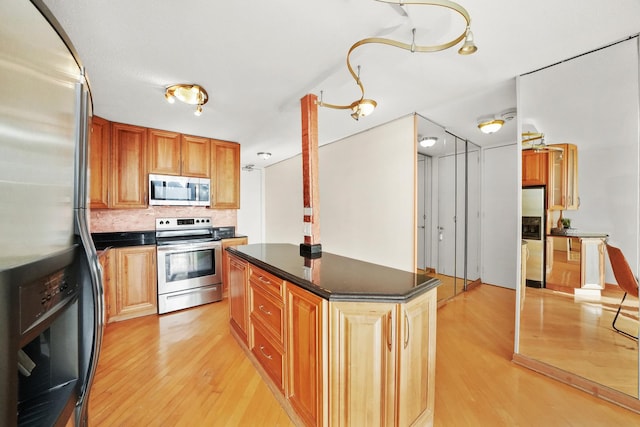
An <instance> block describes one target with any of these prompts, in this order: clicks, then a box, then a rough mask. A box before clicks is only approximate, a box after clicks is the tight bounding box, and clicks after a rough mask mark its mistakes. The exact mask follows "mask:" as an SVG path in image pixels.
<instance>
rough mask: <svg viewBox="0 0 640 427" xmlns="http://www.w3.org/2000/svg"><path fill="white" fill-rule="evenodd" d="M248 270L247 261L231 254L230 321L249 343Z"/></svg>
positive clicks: (228, 276) (229, 277) (245, 341)
mask: <svg viewBox="0 0 640 427" xmlns="http://www.w3.org/2000/svg"><path fill="white" fill-rule="evenodd" d="M248 271H249V267H248V265H247V263H246V261H243V260H241V259H240V258H237V257H235V256H232V255H230V256H229V271H228V274H227V278H228V281H229V284H228V285H227V287H228V289H229V318H230V319H229V321H230V323H231V326H232V327H233V329H234V331H235V332H236V333H237V335H238V336H239V337H240V338H241V339H242V340H243V341H244V343H245V345H246V344H247V323H248V308H247V293H248V290H247V289H248V282H249V278H248Z"/></svg>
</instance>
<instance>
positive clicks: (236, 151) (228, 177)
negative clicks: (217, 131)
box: [211, 140, 240, 209]
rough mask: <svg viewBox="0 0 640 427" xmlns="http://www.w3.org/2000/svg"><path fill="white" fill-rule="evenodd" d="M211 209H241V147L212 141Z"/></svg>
mask: <svg viewBox="0 0 640 427" xmlns="http://www.w3.org/2000/svg"><path fill="white" fill-rule="evenodd" d="M211 187H212V191H211V207H212V208H218V209H239V208H240V145H239V144H236V143H234V142H226V141H217V140H211Z"/></svg>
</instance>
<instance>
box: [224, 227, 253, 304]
mask: <svg viewBox="0 0 640 427" xmlns="http://www.w3.org/2000/svg"><path fill="white" fill-rule="evenodd" d="M247 241H248V240H247V238H246V237H234V238H232V239H222V296H223V297H227V296H228V295H229V288H228V284H229V281H228V280H227V278H226V276H227V274H228V273H229V253H228V252H227V251H226V250H225V249H226V248H228V247H229V246H238V245H246V244H247Z"/></svg>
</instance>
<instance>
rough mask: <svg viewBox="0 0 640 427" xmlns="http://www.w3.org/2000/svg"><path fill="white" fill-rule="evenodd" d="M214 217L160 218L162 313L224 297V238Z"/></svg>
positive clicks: (159, 272) (159, 310) (158, 246)
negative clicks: (212, 225)
mask: <svg viewBox="0 0 640 427" xmlns="http://www.w3.org/2000/svg"><path fill="white" fill-rule="evenodd" d="M219 231H220V230H219V229H216V228H213V227H211V219H210V218H157V219H156V245H157V251H158V313H159V314H163V313H168V312H171V311H175V310H181V309H183V308H188V307H194V306H197V305H201V304H206V303H210V302H215V301H220V300H221V299H222V242H221V241H220V239H221V238H222V236H220V235H219Z"/></svg>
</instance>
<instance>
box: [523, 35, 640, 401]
mask: <svg viewBox="0 0 640 427" xmlns="http://www.w3.org/2000/svg"><path fill="white" fill-rule="evenodd" d="M638 80H639V74H638V38H637V37H633V38H631V39H628V40H625V41H622V42H619V43H615V44H613V45H611V46H608V47H605V48H602V49H599V50H597V51H594V52H590V53H587V54H584V55H581V56H579V57H576V58H572V59H568V60H566V61H563V62H561V63H558V64H555V65H552V66H549V67H547V68H543V69H541V70H538V71H535V72H532V73H529V74H526V75H522V76H520V77H519V79H518V91H519V107H518V116H519V121H520V126H521V128H522V130H523V132H534V133H539V134H542V135H544V136H543V138H541V139H540V140H539V141H537V142H536V143H538V142H540V143H542V144H543V145H542V146H540V147H538V148H536V149H537V150H538V152H539V153H541V154H542V153H547V155H548V156H549V159H550V161H549V162H547V163H546V164H547V165H548V167H549V168H550V169H551V170H549V171H548V172H547V173H546V174H542V175H541V176H543V177H547V178H548V179H549V180H551V181H548V182H546V188H545V189H546V191H547V194H549V192H557V191H560V192H561V193H562V194H561V197H559V198H558V197H556V198H555V200H559V202H554V203H550V202H549V201H550V199H549V198H545V199H543V203H544V202H546V205H545V208H544V210H543V211H542V212H543V213H542V215H544V216H543V217H542V218H543V219H542V226H543V234H542V235H543V237H542V239H543V242H544V248H545V249H544V253H543V254H541V258H540V259H541V260H543V261H542V262H543V264H542V274H543V275H544V277H545V279H546V280H545V281H546V286H545V285H544V284H543V286H542V287H533V286H524V287H521V288H520V289H519V290H518V296H519V298H520V301H521V304H520V310H519V311H518V318H517V320H516V325H518V321H519V329H518V333H517V337H516V353H517V354H516V356H514V359H517V360H520V362H523V361H524V363H523V364H526V365H527V366H529V367H533V368H534V369H538V370H540V371H542V372H545V373H547V374H551V375H552V376H555V377H556V378H559V377H562V380H564V381H566V382H569V383H571V384H573V385H576V386H579V387H581V388H583V389H587V390H588V391H589V392H592V393H594V394H598V395H601V396H604V397H605V398H607V399H611V400H614V401H617V402H624V404H626V405H635V406H636V408H639V407H640V405H638V402H637V401H634V400H633V399H634V398H635V399H637V398H638V374H639V372H638V354H639V353H638V341H637V340H634V339H632V338H629V337H627V336H625V335H622V334H619V333H617V332H616V331H615V330H614V329H613V327H612V322H613V319H614V317H615V316H616V312H617V310H618V308H621V310H620V314H619V316H618V319H617V326H618V327H619V328H620V329H624V330H626V331H628V332H629V333H630V334H631V335H634V336H636V337H637V336H638V316H639V311H638V299H637V298H635V297H630V296H627V298H626V299H625V302H624V304H622V305H621V304H620V303H621V300H622V297H623V295H624V291H623V290H622V289H621V288H620V287H619V286H618V283H617V282H616V278H615V276H614V275H613V272H612V269H611V263H610V261H609V256H608V254H607V251H606V246H605V245H604V243H609V244H611V245H613V246H616V247H618V248H620V249H621V250H622V253H623V254H624V256H625V257H626V259H627V261H628V263H629V265H630V267H631V269H632V270H633V274H634V275H635V276H636V277H637V276H638V266H639V262H640V261H639V253H640V251H639V243H638V242H639V234H638V232H639V221H640V212H639V197H640V194H639V166H638V165H639V162H640V158H639V145H640V141H639V124H638V123H639V118H640V108H639V99H640V92H639V89H638V87H639V84H638ZM557 144H571V145H566V146H564V149H563V151H553V150H555V149H551V150H550V149H549V147H551V146H555V145H557ZM571 146H574V149H575V152H572V151H571V150H572V148H571ZM523 148H525V149H526V148H527V147H526V145H525V146H524V147H523ZM527 154H532V155H535V153H534V152H533V151H530V152H529V153H527ZM574 156H575V158H574ZM523 159H524V157H523ZM558 162H560V163H558ZM563 163H564V164H565V165H566V166H562V164H563ZM540 164H541V165H544V164H545V163H544V162H542V163H540ZM559 165H560V166H559ZM526 166H527V165H525V163H524V160H523V168H524V167H526ZM571 168H574V169H571ZM560 171H564V174H565V175H564V176H563V178H562V179H561V180H559V181H555V180H556V179H557V178H558V174H559V173H560ZM554 174H555V175H554ZM554 176H555V178H554ZM554 182H555V184H554ZM523 183H524V182H523ZM543 184H545V183H543ZM556 184H557V185H556ZM523 191H524V190H523ZM554 204H555V206H554ZM523 209H524V198H523ZM524 215H525V214H524V212H523V216H524ZM567 218H568V219H570V220H571V223H570V225H568V224H566V219H567ZM562 219H565V224H564V225H563V224H562ZM523 230H524V228H523ZM523 233H524V232H523ZM593 236H598V237H596V238H595V240H594V242H595V243H594V245H595V246H589V244H591V243H590V242H592V241H591V240H590V238H591V237H593ZM523 238H524V235H523ZM599 239H601V241H599ZM523 263H526V257H523ZM527 268H528V267H527ZM590 269H593V271H594V272H595V273H596V274H595V275H593V278H592V277H590V276H589V275H591V273H592V271H590ZM552 275H553V276H552ZM520 356H521V357H520ZM626 397H629V398H631V400H626V399H627V398H626ZM629 402H631V403H629Z"/></svg>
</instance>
